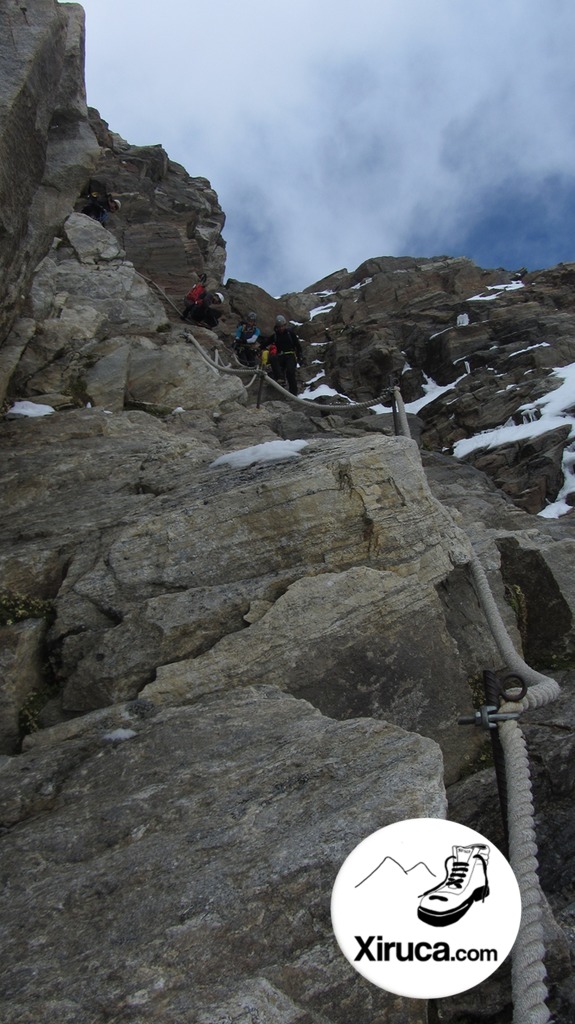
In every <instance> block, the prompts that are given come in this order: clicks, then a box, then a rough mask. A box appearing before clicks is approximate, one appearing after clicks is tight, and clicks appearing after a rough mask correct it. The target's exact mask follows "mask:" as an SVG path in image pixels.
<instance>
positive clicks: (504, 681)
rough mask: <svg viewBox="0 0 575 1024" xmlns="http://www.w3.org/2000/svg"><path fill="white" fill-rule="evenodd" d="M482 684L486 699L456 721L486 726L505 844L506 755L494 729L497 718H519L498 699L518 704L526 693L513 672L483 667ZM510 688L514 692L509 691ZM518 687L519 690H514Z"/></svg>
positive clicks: (519, 679) (522, 683) (506, 831)
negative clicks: (501, 705)
mask: <svg viewBox="0 0 575 1024" xmlns="http://www.w3.org/2000/svg"><path fill="white" fill-rule="evenodd" d="M483 686H484V689H485V700H486V703H485V704H483V705H482V706H481V707H480V708H479V710H477V711H475V712H474V714H473V715H463V716H462V717H461V718H460V719H459V725H475V726H478V727H479V728H482V729H486V730H487V732H488V733H489V734H490V736H491V747H492V750H493V763H494V765H495V775H496V778H497V790H498V793H499V803H500V805H501V817H502V819H503V830H504V835H505V841H506V844H508V840H509V833H508V827H507V779H506V775H505V758H504V754H503V747H502V746H501V740H500V738H499V733H498V731H497V726H498V724H499V722H507V721H509V720H510V719H514V718H515V719H516V718H519V717H520V715H521V710H519V711H500V710H499V707H500V704H501V703H504V704H508V703H512V704H517V703H519V702H520V701H522V700H523V698H524V697H525V695H526V693H527V685H526V683H525V681H524V680H523V679H522V678H521V676H520V675H518V674H517V673H516V672H508V673H507V674H506V675H504V676H502V678H501V679H500V678H499V676H497V675H496V674H495V672H490V671H484V673H483ZM510 687H511V689H514V690H516V692H514V693H512V692H510ZM517 687H518V691H517Z"/></svg>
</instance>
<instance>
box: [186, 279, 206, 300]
mask: <svg viewBox="0 0 575 1024" xmlns="http://www.w3.org/2000/svg"><path fill="white" fill-rule="evenodd" d="M205 294H206V286H205V285H204V284H200V283H199V282H198V284H195V285H194V287H193V288H191V289H190V291H189V292H188V294H187V295H186V301H187V302H201V301H202V299H203V297H204V295H205Z"/></svg>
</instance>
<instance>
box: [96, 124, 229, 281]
mask: <svg viewBox="0 0 575 1024" xmlns="http://www.w3.org/2000/svg"><path fill="white" fill-rule="evenodd" d="M89 113H90V124H91V125H92V128H93V129H94V132H95V134H96V137H97V139H98V142H99V144H100V153H99V159H98V163H97V167H96V170H95V175H96V176H97V177H98V178H100V179H103V181H104V182H105V183H106V185H107V187H108V189H109V190H110V191H111V192H112V193H113V194H114V196H116V197H117V198H119V200H120V202H121V209H120V211H119V212H117V213H114V215H113V218H112V220H113V231H114V234H115V235H116V237H117V238H118V239H119V241H120V243H121V245H122V247H123V248H124V249H125V251H126V255H127V257H128V259H129V260H131V262H132V263H133V264H134V265H135V267H136V268H137V270H139V271H140V272H141V273H142V274H145V275H146V277H148V278H150V279H151V280H153V281H155V282H156V284H158V285H160V286H161V287H162V288H163V289H165V291H166V293H167V294H168V295H171V296H173V297H174V298H175V299H177V300H180V299H181V298H182V296H183V295H186V293H187V292H188V291H189V289H190V286H191V283H192V282H193V281H195V280H197V275H199V274H201V273H205V274H207V275H208V278H209V281H208V283H209V284H211V285H212V286H213V285H215V284H219V283H220V282H221V281H222V280H223V277H224V271H225V264H226V248H225V242H224V240H223V238H222V229H223V226H224V223H225V215H224V212H223V210H222V208H221V206H220V204H219V202H218V197H217V195H216V193H215V192H214V190H213V189H212V187H211V185H210V183H209V181H207V179H206V178H202V177H191V176H190V175H189V174H188V172H187V171H186V170H185V169H184V168H183V167H182V166H181V165H180V164H177V163H174V161H173V160H170V159H169V157H168V154H167V153H166V151H165V150H164V149H163V148H162V146H160V145H152V146H150V145H146V146H133V145H130V143H128V142H126V141H125V139H122V138H121V137H120V136H119V135H116V134H115V133H114V132H111V131H110V129H109V127H108V125H107V124H106V122H105V121H103V120H102V118H101V117H100V115H99V113H98V111H97V110H94V109H93V108H90V112H89ZM77 208H78V209H81V208H82V202H81V201H79V202H78V204H77Z"/></svg>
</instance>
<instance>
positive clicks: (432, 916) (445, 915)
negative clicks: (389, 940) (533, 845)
mask: <svg viewBox="0 0 575 1024" xmlns="http://www.w3.org/2000/svg"><path fill="white" fill-rule="evenodd" d="M488 862H489V847H488V846H487V845H486V844H484V843H474V844H473V845H471V846H454V847H453V852H452V855H451V856H450V857H448V858H447V860H446V861H445V868H446V872H447V874H446V877H445V878H444V880H443V882H441V883H440V884H439V885H436V886H435V887H434V888H433V889H428V890H427V892H425V893H423V894H422V896H421V897H420V899H421V902H420V904H419V907H418V908H417V916H418V918H419V919H420V921H425V923H426V924H432V925H435V926H436V927H444V926H445V925H449V924H453V923H454V922H455V921H459V919H460V918H462V917H463V915H464V914H466V913H467V911H468V910H469V908H470V907H471V906H472V904H473V903H476V902H478V901H479V900H481V901H483V900H485V898H486V897H487V896H489V883H488V880H487V864H488Z"/></svg>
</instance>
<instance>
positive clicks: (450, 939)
mask: <svg viewBox="0 0 575 1024" xmlns="http://www.w3.org/2000/svg"><path fill="white" fill-rule="evenodd" d="M331 919H332V924H333V930H334V932H335V937H336V939H337V941H338V943H339V946H340V948H341V951H342V953H343V954H344V956H346V957H347V959H348V960H349V962H350V963H351V964H352V965H353V967H355V969H356V970H357V971H359V973H360V974H362V975H363V976H364V978H367V979H368V981H371V982H372V983H373V984H374V985H377V986H378V987H379V988H383V989H386V990H387V991H388V992H393V993H394V994H395V995H400V996H406V997H408V998H412V999H437V998H441V997H443V996H452V995H456V994H457V993H458V992H465V990H466V989H468V988H473V987H474V986H475V985H478V984H480V982H482V981H484V980H485V978H488V977H489V975H490V974H493V972H494V971H495V970H496V969H497V968H498V967H499V966H500V964H501V963H502V962H503V960H504V959H505V957H506V956H507V955H508V954H509V952H510V950H511V947H512V946H513V943H514V942H515V938H516V936H517V932H518V931H519V925H520V922H521V897H520V894H519V886H518V885H517V880H516V878H515V875H514V874H513V871H512V869H511V867H510V865H509V863H508V861H507V860H506V859H505V857H504V856H503V854H502V853H501V852H500V851H499V850H498V849H497V847H495V846H494V845H493V843H491V842H490V841H489V840H488V839H485V838H484V837H483V836H482V835H480V834H479V832H475V831H474V829H471V828H467V826H465V825H459V824H458V823H457V822H452V821H444V820H443V819H442V818H412V819H409V820H408V821H399V822H397V823H395V824H394V825H388V826H387V827H386V828H381V829H379V830H378V831H377V832H374V833H373V834H372V835H370V836H368V837H367V839H364V840H363V842H361V843H360V844H359V846H356V848H355V850H353V851H352V852H351V853H350V855H349V857H348V858H347V859H346V860H345V861H344V863H343V864H342V866H341V868H340V870H339V873H338V875H337V878H336V880H335V885H334V887H333V892H332V897H331Z"/></svg>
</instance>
